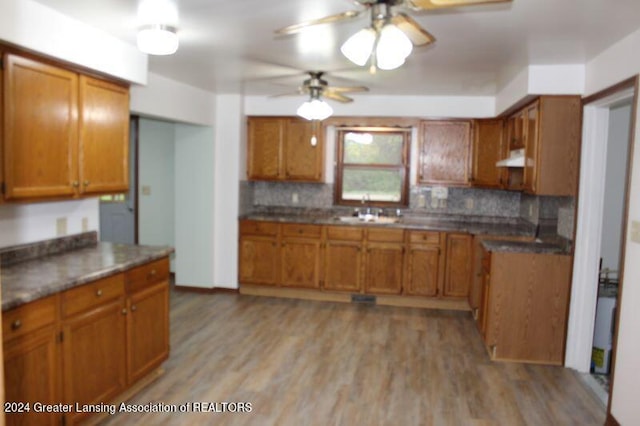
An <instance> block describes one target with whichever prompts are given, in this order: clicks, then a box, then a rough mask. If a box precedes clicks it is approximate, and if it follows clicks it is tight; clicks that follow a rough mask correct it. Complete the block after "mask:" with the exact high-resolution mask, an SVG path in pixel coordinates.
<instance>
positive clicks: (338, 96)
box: [321, 89, 353, 103]
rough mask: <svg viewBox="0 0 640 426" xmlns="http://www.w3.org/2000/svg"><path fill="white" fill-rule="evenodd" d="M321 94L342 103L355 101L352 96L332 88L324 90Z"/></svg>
mask: <svg viewBox="0 0 640 426" xmlns="http://www.w3.org/2000/svg"><path fill="white" fill-rule="evenodd" d="M321 96H322V97H325V98H328V99H332V100H334V101H338V102H342V103H348V102H353V99H351V98H350V97H348V96H345V95H342V94H340V93H337V92H334V91H332V90H331V89H325V90H323V91H322V95H321Z"/></svg>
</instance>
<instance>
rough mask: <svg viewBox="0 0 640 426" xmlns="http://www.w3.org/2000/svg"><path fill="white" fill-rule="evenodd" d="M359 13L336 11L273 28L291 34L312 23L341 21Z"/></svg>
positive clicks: (354, 16)
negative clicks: (333, 13) (336, 12)
mask: <svg viewBox="0 0 640 426" xmlns="http://www.w3.org/2000/svg"><path fill="white" fill-rule="evenodd" d="M360 13H362V11H359V10H348V11H346V12H343V13H338V14H336V15H329V16H325V17H324V18H320V19H313V20H311V21H306V22H301V23H299V24H293V25H289V26H288V27H284V28H280V29H279V30H275V31H274V32H275V33H276V34H280V35H284V34H293V33H297V32H298V31H301V30H303V29H305V28H307V27H311V26H313V25H320V24H330V23H332V22H337V21H342V20H344V19H352V18H356V17H357V16H359V15H360Z"/></svg>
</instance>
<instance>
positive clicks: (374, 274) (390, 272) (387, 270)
mask: <svg viewBox="0 0 640 426" xmlns="http://www.w3.org/2000/svg"><path fill="white" fill-rule="evenodd" d="M403 258H404V244H398V243H374V242H369V243H368V244H367V251H366V254H365V284H364V291H365V293H371V294H400V292H401V291H402V269H403V265H404V263H403Z"/></svg>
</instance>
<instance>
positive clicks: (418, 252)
mask: <svg viewBox="0 0 640 426" xmlns="http://www.w3.org/2000/svg"><path fill="white" fill-rule="evenodd" d="M439 276H440V247H437V246H428V245H424V246H420V245H412V246H411V247H409V253H408V258H407V275H406V277H405V286H404V291H405V293H406V294H410V295H412V296H437V295H438V277H439Z"/></svg>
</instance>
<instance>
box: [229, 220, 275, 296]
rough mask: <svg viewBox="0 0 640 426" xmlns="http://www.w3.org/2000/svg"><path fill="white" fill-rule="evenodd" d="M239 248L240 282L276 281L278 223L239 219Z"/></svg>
mask: <svg viewBox="0 0 640 426" xmlns="http://www.w3.org/2000/svg"><path fill="white" fill-rule="evenodd" d="M239 248H240V256H239V268H238V270H239V275H240V277H239V280H240V282H241V283H250V284H263V285H274V286H275V285H276V284H277V283H278V253H279V247H278V224H276V223H269V222H258V221H241V222H240V244H239Z"/></svg>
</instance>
